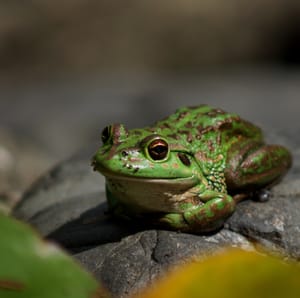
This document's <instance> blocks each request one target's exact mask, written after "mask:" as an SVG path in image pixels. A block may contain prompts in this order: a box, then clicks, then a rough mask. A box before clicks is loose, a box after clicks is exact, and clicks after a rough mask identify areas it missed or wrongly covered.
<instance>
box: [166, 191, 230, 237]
mask: <svg viewBox="0 0 300 298" xmlns="http://www.w3.org/2000/svg"><path fill="white" fill-rule="evenodd" d="M234 209H235V202H234V200H233V198H232V197H231V196H229V195H226V194H224V195H223V196H222V197H217V198H214V199H211V200H209V201H207V202H206V203H205V204H203V205H199V206H197V207H195V208H194V209H192V210H189V211H186V212H184V213H182V214H181V213H170V214H166V215H165V216H164V217H163V218H161V222H163V223H165V224H168V225H169V227H171V228H172V229H176V230H181V231H185V232H193V233H204V232H211V231H214V230H217V229H219V228H221V227H222V225H223V224H224V222H225V220H226V219H227V218H228V217H229V216H230V215H231V214H232V213H233V211H234Z"/></svg>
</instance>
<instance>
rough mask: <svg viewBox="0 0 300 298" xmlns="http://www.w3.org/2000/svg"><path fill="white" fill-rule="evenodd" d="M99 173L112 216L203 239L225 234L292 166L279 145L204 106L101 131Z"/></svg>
mask: <svg viewBox="0 0 300 298" xmlns="http://www.w3.org/2000/svg"><path fill="white" fill-rule="evenodd" d="M102 139H103V146H102V147H101V148H100V149H99V150H98V152H97V153H96V155H95V156H94V158H93V163H92V164H93V166H94V169H95V170H97V171H100V172H101V173H102V174H103V175H104V176H105V177H106V181H107V199H108V204H109V207H110V210H111V212H112V214H114V215H117V216H121V217H124V218H129V219H132V218H135V219H136V220H143V221H145V222H151V223H153V224H156V225H163V226H165V227H167V228H170V229H176V230H181V231H187V232H192V233H201V232H207V231H212V230H215V229H218V228H220V227H221V226H222V225H223V223H224V222H225V220H226V219H227V218H228V217H229V216H230V215H231V214H232V212H233V211H234V209H235V206H236V203H237V202H238V201H240V200H241V199H244V198H246V197H249V196H252V195H253V193H255V192H257V191H258V190H261V189H266V188H268V187H270V186H271V185H272V184H274V183H276V182H277V181H278V180H279V179H280V178H281V177H282V176H283V175H284V173H285V172H286V171H287V170H288V168H289V167H290V165H291V155H290V153H289V151H288V150H287V149H285V148H284V147H282V146H279V145H266V144H265V143H264V141H263V136H262V132H261V130H260V129H259V128H258V127H256V126H254V125H253V124H251V123H249V122H247V121H245V120H242V119H241V118H240V117H239V116H238V115H236V114H230V113H226V112H224V111H223V110H221V109H215V108H212V107H209V106H206V105H202V106H197V107H187V108H181V109H178V110H177V111H176V112H175V113H174V114H172V115H170V116H169V117H168V118H166V119H164V120H161V121H159V122H157V123H155V124H154V125H153V126H151V127H146V128H143V129H133V130H129V131H128V130H127V129H126V128H125V127H124V125H121V124H114V125H111V126H108V127H107V128H105V129H104V131H103V134H102Z"/></svg>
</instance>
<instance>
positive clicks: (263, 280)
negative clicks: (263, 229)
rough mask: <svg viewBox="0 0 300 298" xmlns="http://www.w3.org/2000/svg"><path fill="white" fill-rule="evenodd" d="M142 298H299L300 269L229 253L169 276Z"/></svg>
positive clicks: (239, 252) (278, 261)
mask: <svg viewBox="0 0 300 298" xmlns="http://www.w3.org/2000/svg"><path fill="white" fill-rule="evenodd" d="M136 297H140V298H159V297H164V298H168V297H172V298H179V297H180V298H183V297H184V298H194V297H195V298H196V297H197V298H198V297H203V298H227V297H228V298H229V297H230V298H235V297H236V298H250V297H251V298H252V297H253V298H283V297H284V298H294V297H295V298H296V297H297V298H299V297H300V267H299V265H298V264H296V263H291V262H290V263H286V262H283V261H282V260H281V259H279V258H275V257H271V256H264V255H261V254H258V253H255V252H247V251H243V250H233V249H230V250H228V251H226V252H224V253H222V254H218V255H215V256H212V257H210V258H207V259H205V260H204V261H198V262H191V263H188V264H185V265H183V266H182V267H180V268H177V269H175V270H174V271H172V272H170V273H169V275H167V276H166V278H164V279H162V280H160V281H158V282H157V283H155V284H154V285H153V286H152V287H151V288H149V289H147V290H146V291H145V292H144V293H142V294H140V295H138V296H136Z"/></svg>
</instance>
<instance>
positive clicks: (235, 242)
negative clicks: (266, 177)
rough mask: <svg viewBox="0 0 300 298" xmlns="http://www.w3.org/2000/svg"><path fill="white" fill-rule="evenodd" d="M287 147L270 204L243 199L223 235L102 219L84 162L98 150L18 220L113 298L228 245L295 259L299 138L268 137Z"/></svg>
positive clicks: (63, 174) (33, 193)
mask: <svg viewBox="0 0 300 298" xmlns="http://www.w3.org/2000/svg"><path fill="white" fill-rule="evenodd" d="M269 140H270V141H271V142H272V141H273V142H276V143H281V144H285V145H286V146H287V147H289V148H291V150H292V152H293V155H294V167H293V168H292V169H291V171H290V173H289V174H288V175H287V176H286V177H285V179H284V180H283V181H282V182H281V183H280V184H278V185H277V186H275V187H274V188H273V189H272V192H271V195H272V197H271V199H270V200H269V201H268V202H265V203H260V202H255V201H251V200H247V201H244V202H241V203H239V205H238V207H237V210H236V212H235V213H234V214H233V216H232V217H231V218H230V219H229V220H228V221H227V222H226V224H225V226H224V228H223V229H221V230H219V231H216V232H215V233H213V234H210V235H192V234H185V233H178V232H172V231H164V230H153V229H152V228H151V227H150V228H149V227H145V226H143V225H142V224H141V223H139V222H138V223H137V222H132V223H129V222H128V223H127V222H126V223H125V222H118V221H116V220H113V219H111V218H110V217H109V216H108V215H107V214H106V213H105V210H106V207H107V206H106V202H105V193H104V179H103V178H102V177H101V176H100V175H99V174H98V173H94V172H92V170H91V168H90V166H89V160H90V157H91V156H92V154H93V152H94V151H95V150H96V148H97V146H96V145H94V146H91V148H88V149H87V150H84V151H83V152H82V153H80V154H79V155H77V156H75V157H73V158H71V159H69V160H67V161H65V162H63V163H61V164H59V165H57V166H56V167H55V168H54V169H52V171H50V172H49V173H48V174H47V175H46V176H44V177H42V178H41V179H40V180H39V181H37V182H36V184H35V185H34V186H33V187H32V188H31V189H30V190H29V191H28V192H27V193H26V194H25V196H24V198H23V200H22V202H21V203H20V204H19V205H18V206H17V208H16V209H15V212H14V214H15V216H16V217H18V218H20V219H23V220H25V221H28V222H29V223H31V224H32V225H33V226H35V227H36V228H37V229H38V230H39V231H40V232H41V234H42V235H43V236H45V237H47V238H50V239H53V240H55V241H57V242H59V243H60V244H61V245H63V246H64V247H65V248H66V249H68V250H69V251H70V252H71V253H72V254H73V256H74V257H75V258H76V259H78V260H79V261H80V262H81V263H82V264H83V265H84V266H85V267H86V268H87V269H88V270H90V271H91V272H93V273H94V274H95V276H96V277H97V278H99V279H101V280H102V281H103V282H104V284H105V285H106V286H107V288H108V289H109V290H111V291H112V293H113V294H114V296H116V297H123V296H126V295H127V294H129V293H132V292H134V291H137V290H138V289H140V288H142V287H144V286H145V285H148V284H149V283H151V282H152V281H153V280H155V278H156V277H157V276H159V275H161V274H163V273H164V272H165V271H166V269H167V268H169V267H170V266H171V265H172V266H173V265H175V264H179V263H181V262H184V261H186V260H187V259H189V258H191V257H195V256H197V257H200V258H201V257H206V256H207V255H210V254H212V253H214V252H216V251H218V250H220V249H223V248H224V247H227V246H234V247H236V246H237V247H242V248H244V249H256V248H257V247H258V246H257V244H259V246H260V247H263V248H267V249H271V250H272V251H274V252H281V253H284V254H285V255H286V256H288V257H292V258H295V259H299V258H300V240H299V239H300V228H299V227H300V176H299V173H300V171H299V169H300V167H299V158H298V156H299V150H298V146H297V139H296V138H291V137H290V136H289V135H283V134H279V135H278V134H273V135H270V136H269Z"/></svg>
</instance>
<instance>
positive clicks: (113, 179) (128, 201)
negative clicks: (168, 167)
mask: <svg viewBox="0 0 300 298" xmlns="http://www.w3.org/2000/svg"><path fill="white" fill-rule="evenodd" d="M102 174H103V175H104V176H105V177H106V187H107V190H108V191H109V193H110V194H111V195H112V196H113V197H114V198H116V199H117V200H118V201H119V202H120V203H122V205H124V206H127V208H128V209H131V210H132V211H134V212H141V213H143V212H146V213H148V212H181V211H182V210H181V209H180V203H182V202H183V201H185V200H188V199H190V198H191V197H192V196H195V194H194V193H191V190H192V189H193V187H195V185H197V184H198V183H199V180H198V178H197V177H196V176H190V177H187V178H171V179H169V178H166V179H161V178H160V179H155V178H154V179H153V178H146V177H132V176H125V175H118V174H116V173H111V172H109V171H108V172H105V173H103V172H102ZM133 209H134V210H133Z"/></svg>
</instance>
